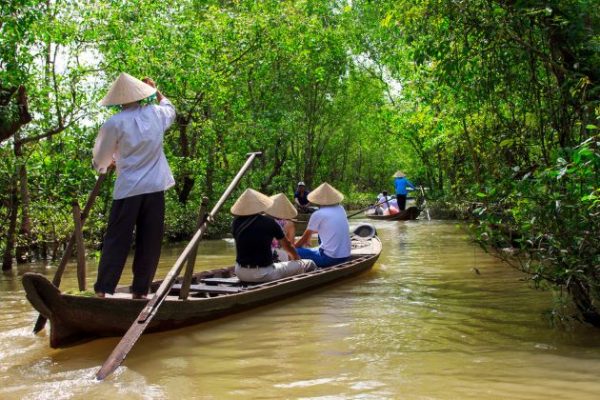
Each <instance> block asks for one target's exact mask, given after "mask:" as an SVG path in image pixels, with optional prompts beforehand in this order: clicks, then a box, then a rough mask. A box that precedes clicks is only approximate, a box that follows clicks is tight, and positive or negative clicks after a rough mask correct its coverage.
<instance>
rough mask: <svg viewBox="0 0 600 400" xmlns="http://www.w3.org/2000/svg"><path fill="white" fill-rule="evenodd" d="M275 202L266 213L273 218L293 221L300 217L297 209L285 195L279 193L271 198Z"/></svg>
mask: <svg viewBox="0 0 600 400" xmlns="http://www.w3.org/2000/svg"><path fill="white" fill-rule="evenodd" d="M270 199H271V200H273V205H272V206H271V207H269V208H268V209H267V210H266V211H265V213H266V214H269V215H270V216H271V217H275V218H278V219H292V218H294V217H295V216H296V215H298V211H297V210H296V207H294V206H293V205H292V203H290V201H289V200H288V198H287V197H286V196H285V194H283V193H278V194H276V195H274V196H271V197H270Z"/></svg>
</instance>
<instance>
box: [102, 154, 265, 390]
mask: <svg viewBox="0 0 600 400" xmlns="http://www.w3.org/2000/svg"><path fill="white" fill-rule="evenodd" d="M261 154H262V153H260V152H256V153H249V154H248V159H247V160H246V163H245V164H244V166H243V167H242V168H241V169H240V171H239V172H238V173H237V175H236V176H235V178H233V180H232V181H231V183H230V184H229V186H228V187H227V189H226V190H225V192H224V193H223V194H222V195H221V198H220V199H219V201H217V204H215V206H214V207H213V209H212V210H211V211H210V213H209V214H208V216H207V218H206V219H205V221H204V222H203V223H202V225H201V226H200V228H199V229H198V230H197V231H196V233H195V234H194V236H193V237H192V239H191V240H190V242H189V243H188V245H187V246H186V247H185V249H184V250H183V252H182V253H181V255H180V256H179V258H178V259H177V261H175V264H174V265H173V267H172V268H171V270H170V271H169V273H168V274H167V276H166V277H165V279H164V280H163V281H162V283H161V284H160V286H159V288H158V290H157V291H156V293H154V296H152V298H151V299H150V301H148V303H147V304H146V306H145V307H144V308H143V309H142V311H141V312H140V314H139V315H138V317H137V318H136V319H135V321H133V324H131V327H129V330H127V333H125V335H124V336H123V338H122V339H121V341H120V342H119V344H118V345H117V347H115V349H114V350H113V352H112V353H111V354H110V356H109V357H108V358H107V359H106V361H105V362H104V364H102V367H101V368H100V370H99V371H98V372H97V373H96V379H98V380H103V379H104V378H106V377H107V376H108V375H110V374H112V373H113V372H114V371H115V370H116V369H117V367H119V365H121V363H122V362H123V360H125V357H127V354H128V353H129V352H130V351H131V349H132V348H133V346H134V345H135V343H136V342H137V340H138V339H139V338H140V336H141V335H142V333H144V330H146V328H147V327H148V325H150V322H151V321H152V319H153V318H154V316H155V315H156V313H157V312H158V308H159V307H160V305H161V304H162V302H163V300H164V299H165V298H166V297H167V294H168V293H169V291H170V290H171V286H173V283H175V280H176V279H177V276H179V273H180V272H181V270H182V269H183V266H184V263H185V261H186V259H187V258H188V256H189V255H190V253H192V251H193V249H194V248H195V247H196V245H197V244H198V242H199V241H200V240H201V239H202V235H203V234H204V232H205V231H206V228H207V226H208V223H209V222H212V221H213V218H214V216H215V215H216V214H217V212H218V211H219V209H220V208H221V206H222V205H223V203H225V200H227V198H228V197H229V195H230V194H231V192H233V190H234V189H235V187H236V186H237V184H238V182H239V181H240V179H242V176H244V174H245V173H246V171H247V170H248V168H250V164H252V161H253V160H254V158H256V157H257V156H260V155H261Z"/></svg>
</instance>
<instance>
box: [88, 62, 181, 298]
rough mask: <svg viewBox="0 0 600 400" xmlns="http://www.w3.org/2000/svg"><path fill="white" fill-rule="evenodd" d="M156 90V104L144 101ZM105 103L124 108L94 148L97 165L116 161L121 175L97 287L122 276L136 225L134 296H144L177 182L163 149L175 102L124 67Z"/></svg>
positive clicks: (108, 289)
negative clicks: (169, 192) (169, 196)
mask: <svg viewBox="0 0 600 400" xmlns="http://www.w3.org/2000/svg"><path fill="white" fill-rule="evenodd" d="M154 95H156V100H157V101H158V105H157V104H152V105H142V104H141V101H142V100H144V99H147V98H149V97H151V96H154ZM100 105H103V106H113V105H114V106H121V108H122V110H121V111H120V112H119V113H117V114H115V115H113V116H112V117H111V118H110V119H109V120H108V121H106V122H105V123H104V125H102V127H101V128H100V132H99V133H98V137H97V138H96V144H95V145H94V151H93V165H94V168H95V169H96V170H97V171H98V172H100V173H105V172H106V171H107V169H108V168H109V167H110V166H111V165H113V164H115V165H116V172H117V180H116V182H115V187H114V191H113V199H114V200H113V203H112V207H111V210H110V217H109V220H108V228H107V231H106V235H105V237H104V242H103V246H102V256H101V257H100V264H99V265H98V278H97V280H96V284H95V285H94V290H95V292H96V295H97V296H98V297H104V296H105V294H106V293H110V294H112V293H114V291H115V288H116V287H117V284H118V282H119V279H120V278H121V273H122V272H123V267H124V266H125V261H126V260H127V253H128V252H129V249H130V247H131V242H132V240H133V230H134V228H135V231H136V235H135V256H134V259H133V283H132V285H131V293H132V298H134V299H141V298H145V297H146V295H147V294H148V290H149V288H150V283H151V282H152V279H153V278H154V273H155V272H156V267H157V266H158V260H159V258H160V250H161V243H162V237H163V233H164V218H165V190H167V189H169V188H170V187H172V186H173V185H174V184H175V181H174V179H173V174H172V173H171V169H170V168H169V164H168V163H167V158H166V157H165V153H164V150H163V136H164V133H165V131H166V130H167V129H168V128H169V126H171V124H172V123H173V121H174V119H175V108H174V107H173V105H172V104H171V102H170V101H169V100H168V99H167V98H166V97H165V96H163V95H162V93H161V92H159V91H158V90H156V84H155V83H154V81H153V80H152V79H150V78H145V79H144V82H142V81H140V80H139V79H136V78H134V77H132V76H131V75H128V74H126V73H122V74H121V75H119V77H118V78H117V80H116V81H115V82H114V83H113V84H112V86H111V87H110V90H109V91H108V94H107V95H106V96H105V97H104V98H103V99H102V101H101V102H100Z"/></svg>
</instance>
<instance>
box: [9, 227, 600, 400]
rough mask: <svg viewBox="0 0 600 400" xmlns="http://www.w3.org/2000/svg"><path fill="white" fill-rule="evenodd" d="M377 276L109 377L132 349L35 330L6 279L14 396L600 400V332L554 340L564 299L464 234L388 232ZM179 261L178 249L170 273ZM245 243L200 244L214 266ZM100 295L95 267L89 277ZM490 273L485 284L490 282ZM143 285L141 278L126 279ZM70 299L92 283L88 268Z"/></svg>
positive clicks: (225, 326) (159, 349)
mask: <svg viewBox="0 0 600 400" xmlns="http://www.w3.org/2000/svg"><path fill="white" fill-rule="evenodd" d="M376 226H377V228H378V231H379V234H380V236H381V238H382V241H383V243H384V250H383V253H382V255H381V257H380V259H379V261H378V263H377V264H376V265H375V267H374V268H373V270H372V271H370V272H368V273H365V274H363V275H361V276H359V277H356V278H353V279H351V280H347V281H343V282H340V283H337V284H335V285H333V286H329V287H327V288H321V289H318V290H315V291H313V292H310V293H308V294H305V295H302V296H298V297H293V298H290V299H289V300H285V301H283V302H278V303H275V304H272V305H269V306H266V307H262V308H259V309H256V310H253V311H249V312H245V313H243V314H239V315H236V316H234V317H228V318H224V319H221V320H218V321H215V322H211V323H207V324H202V325H197V326H194V327H190V328H186V329H181V330H177V331H171V332H166V333H160V334H152V335H146V336H144V337H142V339H141V340H140V341H139V342H138V344H137V345H136V347H135V348H134V350H133V351H132V352H131V353H130V355H129V357H128V358H127V360H126V361H125V364H124V366H123V367H121V368H120V369H119V370H118V371H117V373H116V374H115V375H114V376H113V377H112V378H110V379H109V380H107V381H106V382H95V381H94V380H93V376H94V373H95V371H96V369H97V368H98V366H99V365H100V364H101V363H102V362H103V360H104V359H105V358H106V357H107V356H108V354H109V353H110V351H111V350H112V348H113V347H114V346H115V345H116V344H117V342H118V339H103V340H96V341H94V342H90V343H86V344H82V345H79V346H76V347H72V348H69V349H62V350H52V349H50V348H49V347H48V338H47V337H46V336H45V334H42V335H39V336H34V335H33V334H32V333H31V328H32V326H33V322H34V321H35V318H36V315H37V314H36V312H35V311H34V310H33V309H32V308H31V306H30V305H29V303H28V302H27V300H26V299H25V294H24V291H23V289H22V287H21V284H20V275H21V274H23V273H24V272H26V271H28V270H34V271H38V272H42V273H45V274H47V275H48V276H52V274H53V273H54V268H53V267H45V266H43V265H33V266H29V267H27V268H20V269H19V270H18V272H14V273H13V274H9V275H2V276H1V282H0V398H1V399H70V398H77V399H83V398H86V399H90V398H97V399H102V398H119V399H165V398H167V399H228V398H246V399H259V398H260V399H295V398H302V399H398V398H402V399H549V398H556V399H578V400H579V399H597V398H598V396H599V393H600V380H599V379H598V373H599V372H600V346H598V345H599V344H600V332H599V331H598V330H594V329H592V328H588V327H584V326H576V327H573V328H571V329H568V330H565V329H557V328H553V327H551V325H550V324H549V322H548V319H547V318H546V317H545V315H547V312H548V311H549V310H550V309H551V306H552V301H553V300H552V296H551V293H549V292H541V291H536V290H533V289H531V288H530V286H529V285H528V283H527V282H526V281H525V280H524V279H523V278H524V277H523V276H522V275H521V274H520V273H518V272H516V271H514V270H512V269H510V268H509V267H507V266H506V265H504V264H502V263H501V262H499V261H498V260H496V259H495V258H494V257H492V256H490V255H487V254H485V253H484V252H482V251H481V250H480V249H479V248H478V247H477V246H476V245H474V244H473V243H471V242H469V240H468V237H467V235H466V234H465V233H464V231H463V230H461V229H460V228H459V227H458V226H457V224H456V223H451V222H439V221H431V222H427V221H411V222H381V223H377V224H376ZM179 250H180V248H169V249H165V250H164V252H163V258H162V260H161V267H160V271H159V273H158V275H159V276H160V275H164V274H165V273H166V271H167V270H168V269H169V268H170V266H171V265H172V263H173V262H174V261H175V259H176V257H177V255H178V252H179ZM233 256H234V248H233V245H232V244H230V243H228V242H227V241H224V240H220V241H209V242H204V243H203V244H202V246H201V249H200V252H199V258H198V264H199V268H200V269H210V268H213V267H218V266H225V265H230V264H231V263H232V260H233ZM88 270H89V272H88V273H89V276H88V282H89V283H90V284H91V283H93V279H94V276H95V265H94V263H93V262H90V265H89V266H88ZM476 271H479V274H478V273H476ZM130 279H131V274H130V272H129V268H127V270H126V273H125V274H124V276H123V279H122V282H124V283H126V284H128V283H129V282H130ZM63 285H64V288H65V289H74V288H76V286H77V283H76V276H75V274H74V271H73V268H70V270H69V271H68V272H67V275H66V276H65V278H64V279H63Z"/></svg>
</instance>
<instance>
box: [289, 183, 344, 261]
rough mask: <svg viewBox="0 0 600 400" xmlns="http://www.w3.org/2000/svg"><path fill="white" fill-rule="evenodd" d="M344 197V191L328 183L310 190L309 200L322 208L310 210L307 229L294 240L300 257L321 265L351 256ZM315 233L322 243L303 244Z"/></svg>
mask: <svg viewBox="0 0 600 400" xmlns="http://www.w3.org/2000/svg"><path fill="white" fill-rule="evenodd" d="M343 199H344V195H342V194H341V193H340V192H339V191H337V190H336V189H335V188H334V187H333V186H331V185H329V184H328V183H323V184H321V186H319V187H318V188H316V189H315V190H313V191H312V192H310V193H309V195H308V200H309V201H310V202H311V203H313V204H317V205H319V206H320V208H319V209H318V210H317V211H315V212H314V213H312V214H311V216H310V219H309V220H308V225H307V227H306V231H304V234H303V235H302V237H301V238H300V239H298V241H297V242H296V243H295V246H296V248H297V252H298V255H299V256H300V258H302V259H309V260H313V261H314V262H315V263H316V264H317V266H318V267H320V268H325V267H330V266H332V265H336V264H341V263H343V262H345V261H347V260H348V259H349V258H350V252H351V247H352V246H351V242H350V226H349V224H348V218H347V216H346V211H345V210H344V207H342V206H341V205H340V204H339V203H340V202H341V201H342V200H343ZM314 233H317V234H318V235H319V239H320V241H321V242H320V245H319V247H315V248H305V247H303V246H304V245H306V244H307V243H309V241H310V239H311V237H312V235H313V234H314Z"/></svg>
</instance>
